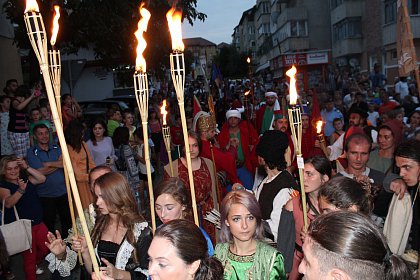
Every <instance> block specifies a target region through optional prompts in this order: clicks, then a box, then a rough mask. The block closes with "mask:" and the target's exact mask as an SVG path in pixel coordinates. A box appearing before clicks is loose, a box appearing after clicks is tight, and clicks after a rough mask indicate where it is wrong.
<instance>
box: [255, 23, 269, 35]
mask: <svg viewBox="0 0 420 280" xmlns="http://www.w3.org/2000/svg"><path fill="white" fill-rule="evenodd" d="M258 34H260V35H262V34H270V24H269V23H263V24H261V25H260V27H259V28H258Z"/></svg>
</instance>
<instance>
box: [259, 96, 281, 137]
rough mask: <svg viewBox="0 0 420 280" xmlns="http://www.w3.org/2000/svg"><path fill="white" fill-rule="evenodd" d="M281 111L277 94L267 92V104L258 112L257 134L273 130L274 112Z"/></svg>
mask: <svg viewBox="0 0 420 280" xmlns="http://www.w3.org/2000/svg"><path fill="white" fill-rule="evenodd" d="M277 110H280V104H279V101H278V100H277V93H275V92H274V91H267V92H266V93H265V104H264V105H262V106H261V108H260V109H259V110H258V111H257V132H258V133H260V134H263V133H264V132H265V131H266V130H272V129H273V122H274V112H275V111H277Z"/></svg>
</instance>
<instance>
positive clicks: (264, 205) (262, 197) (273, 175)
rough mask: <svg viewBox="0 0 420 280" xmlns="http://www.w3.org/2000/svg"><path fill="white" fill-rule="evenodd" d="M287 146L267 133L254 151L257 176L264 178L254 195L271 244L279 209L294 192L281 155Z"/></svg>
mask: <svg viewBox="0 0 420 280" xmlns="http://www.w3.org/2000/svg"><path fill="white" fill-rule="evenodd" d="M288 142H289V140H288V138H287V136H286V134H284V133H283V132H281V131H277V130H269V131H266V132H265V133H264V134H263V135H262V136H261V138H260V141H259V143H258V145H257V147H256V153H257V156H258V164H259V172H260V171H261V172H264V173H265V174H266V177H265V178H264V180H263V181H262V182H261V184H260V185H259V186H258V187H256V188H255V189H254V191H255V196H256V198H257V200H258V203H259V204H260V207H261V214H262V219H263V220H264V228H265V231H266V233H267V236H268V237H270V238H272V239H273V240H274V241H276V240H275V239H277V231H278V226H279V221H280V215H281V211H282V209H283V206H284V205H285V204H286V202H287V201H288V200H289V199H290V198H291V194H292V193H293V190H294V189H297V185H296V182H295V180H294V178H293V177H292V175H290V173H289V172H288V171H287V170H286V161H285V158H284V153H285V151H286V149H287V147H288Z"/></svg>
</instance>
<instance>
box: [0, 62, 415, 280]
mask: <svg viewBox="0 0 420 280" xmlns="http://www.w3.org/2000/svg"><path fill="white" fill-rule="evenodd" d="M330 74H331V75H330V76H329V77H328V78H329V83H328V86H327V87H326V88H325V89H316V90H315V89H309V90H307V91H303V90H299V91H298V93H299V98H298V104H299V105H298V106H299V107H300V109H301V112H302V137H301V139H300V140H301V141H302V144H301V155H298V154H297V150H298V149H297V146H296V145H297V143H295V142H294V140H293V137H292V133H291V128H290V124H289V119H288V112H287V110H288V106H287V103H288V98H289V96H288V86H289V85H288V83H287V82H286V81H283V82H281V83H279V84H275V85H273V87H272V89H264V88H263V87H262V86H261V85H260V84H258V85H257V87H255V88H253V87H252V88H251V87H250V86H251V85H250V84H249V83H248V84H244V85H240V86H236V87H229V86H226V87H225V90H226V91H225V92H222V90H223V89H218V88H217V87H216V86H214V87H212V93H207V94H206V93H205V92H201V91H198V92H196V91H194V90H191V91H187V92H186V96H187V98H186V105H185V111H186V113H187V120H186V123H187V126H188V127H187V129H188V145H189V150H190V154H189V155H190V158H191V165H192V166H191V168H192V170H191V171H192V173H193V180H194V191H195V201H196V206H197V207H196V208H197V213H198V221H199V225H198V226H197V225H195V224H194V223H193V221H194V218H193V215H194V211H193V210H192V209H193V205H192V204H191V201H192V197H191V186H190V180H189V174H188V164H187V158H186V157H187V154H186V152H185V149H184V147H185V145H184V138H183V134H182V133H183V129H182V125H184V124H182V122H181V118H180V112H179V108H178V105H177V101H176V97H175V95H174V94H173V92H172V91H171V90H170V89H168V90H161V91H160V92H156V93H154V94H153V95H152V96H151V97H150V102H149V114H148V135H149V139H148V144H149V145H148V147H149V149H150V150H149V155H151V156H150V159H151V161H150V162H151V177H152V180H153V183H154V186H153V196H154V205H150V200H149V196H150V195H151V194H150V193H149V189H148V176H147V168H146V165H147V164H149V161H148V159H147V158H146V154H147V153H145V146H146V145H145V143H144V138H143V136H144V135H143V133H144V132H143V129H142V124H141V119H140V116H139V114H138V111H136V110H131V109H127V110H124V111H120V109H119V108H118V107H114V106H110V107H109V108H108V111H107V113H106V116H103V117H100V118H97V119H94V120H88V119H85V118H84V115H83V110H82V108H81V107H80V106H79V104H78V103H77V101H76V100H75V98H74V97H73V96H71V95H69V94H64V95H63V96H62V100H61V115H62V125H63V129H64V136H65V139H66V144H67V149H68V151H69V155H70V159H71V163H72V167H73V170H74V175H75V179H76V183H77V188H78V192H79V196H80V199H81V203H82V207H83V210H84V213H85V217H86V220H87V222H88V228H89V231H90V232H89V235H90V236H91V239H92V242H93V246H94V248H95V254H96V258H97V261H98V263H99V266H100V277H101V279H162V280H165V279H179V280H184V279H185V280H186V279H205V280H206V279H208V280H210V279H229V280H246V279H289V280H296V279H302V277H304V278H305V279H309V280H312V279H378V280H379V279H395V280H396V279H414V277H416V276H415V275H416V273H418V271H417V272H416V268H415V267H416V265H414V266H413V265H412V263H416V262H417V260H416V257H417V258H418V252H419V236H420V219H419V217H420V208H419V202H418V201H419V195H418V193H419V185H420V145H419V144H420V128H419V127H420V105H419V104H418V103H419V102H418V101H419V100H418V98H417V96H418V93H419V92H418V89H417V88H416V87H415V85H410V84H408V83H407V79H405V78H401V79H399V81H398V82H396V83H395V85H394V87H390V86H388V85H387V80H386V79H385V76H384V75H382V74H381V73H380V71H379V69H378V67H377V66H375V69H374V71H373V72H372V73H371V74H370V75H369V76H363V75H350V74H349V72H347V71H343V72H342V73H341V74H337V73H330ZM247 90H250V91H251V92H252V93H253V94H248V93H247ZM209 95H212V96H213V97H214V99H215V101H216V102H215V103H214V104H213V101H212V100H211V99H209V101H208V102H207V97H208V96H209ZM163 99H167V101H168V104H169V114H168V119H167V122H168V124H169V128H170V134H171V150H170V151H168V152H169V154H170V155H171V159H172V162H169V159H168V153H167V151H166V146H165V143H164V141H163V135H162V130H163V128H164V125H163V119H162V115H161V114H160V111H161V110H160V106H162V101H163ZM0 105H1V106H0V108H1V114H0V146H1V150H0V151H1V159H0V199H1V200H2V201H3V203H4V206H5V210H4V222H5V223H10V222H13V221H15V220H16V216H15V210H14V209H16V211H17V213H18V214H19V217H20V218H23V219H29V220H31V221H32V249H31V250H27V251H24V252H23V253H22V256H23V260H24V267H23V269H24V272H25V279H29V280H32V279H36V277H37V276H36V275H37V274H42V273H44V272H43V270H42V268H43V266H42V265H41V264H42V262H43V261H44V260H46V261H47V263H48V269H49V270H50V271H51V273H52V275H53V277H55V278H54V279H71V277H72V274H74V273H76V272H75V271H77V273H80V274H81V277H84V279H90V278H92V279H97V276H96V275H95V273H93V272H94V271H93V265H92V264H93V260H92V259H91V255H90V254H89V251H88V248H87V243H86V239H85V236H84V235H85V234H83V232H79V234H75V232H74V230H75V229H74V226H75V225H72V217H71V216H72V215H71V213H70V207H69V201H71V194H69V193H68V189H67V187H66V180H67V178H66V173H65V165H64V164H63V158H62V152H61V147H60V144H59V143H58V139H57V133H56V129H55V126H54V122H53V120H52V116H51V115H52V114H51V111H50V106H49V102H48V99H47V98H45V94H44V93H43V90H42V88H41V87H40V86H39V85H37V86H36V87H34V88H32V89H30V88H29V87H27V86H25V85H18V82H17V81H16V80H14V79H11V80H8V81H7V82H6V87H5V89H4V94H3V95H1V96H0ZM207 109H208V110H209V112H206V110H207ZM319 120H322V122H323V124H324V125H323V130H322V132H321V133H319V132H317V131H316V129H315V122H316V121H319ZM292 129H293V127H292ZM300 156H302V158H303V160H304V162H303V163H302V162H300V160H299V158H300ZM299 168H301V169H302V170H301V171H302V172H303V182H299V178H300V177H299V171H300V170H299ZM301 183H302V184H303V186H304V191H305V193H306V202H305V203H306V205H304V204H303V202H302V196H303V195H302V193H301V189H300V187H299V186H300V184H301ZM151 209H153V211H154V212H155V213H156V222H157V229H156V231H155V232H153V230H152V228H151V224H152V223H151V217H152V215H151V213H150V211H151ZM304 211H306V212H307V213H304ZM209 213H212V215H210V216H213V218H209V215H208V214H209ZM214 213H220V215H219V216H218V218H217V219H214V216H215V215H214ZM304 214H305V215H304ZM216 216H217V215H216ZM304 216H307V221H306V220H305V219H304ZM306 223H308V224H309V227H306ZM76 224H77V225H76V226H79V219H78V217H77V214H76ZM79 231H80V229H79ZM5 248H6V245H5V241H4V240H3V238H2V236H1V235H0V272H1V273H0V279H13V277H14V275H13V273H12V271H11V268H10V266H9V263H8V256H7V252H6V251H5ZM79 259H81V260H83V265H78V263H79ZM410 263H411V264H410ZM75 267H80V269H75Z"/></svg>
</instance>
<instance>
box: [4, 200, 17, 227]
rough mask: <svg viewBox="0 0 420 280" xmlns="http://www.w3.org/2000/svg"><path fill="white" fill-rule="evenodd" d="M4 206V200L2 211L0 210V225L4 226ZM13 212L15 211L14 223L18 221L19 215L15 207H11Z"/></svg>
mask: <svg viewBox="0 0 420 280" xmlns="http://www.w3.org/2000/svg"><path fill="white" fill-rule="evenodd" d="M5 204H6V199H3V206H2V210H1V225H2V226H3V225H4V205H5ZM13 210H14V211H15V217H16V221H19V220H20V219H19V215H18V212H17V209H16V206H15V205H13Z"/></svg>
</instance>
